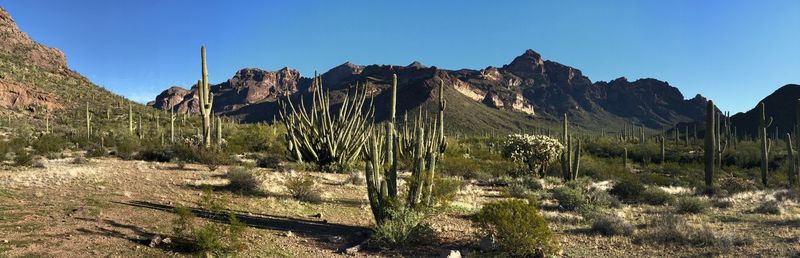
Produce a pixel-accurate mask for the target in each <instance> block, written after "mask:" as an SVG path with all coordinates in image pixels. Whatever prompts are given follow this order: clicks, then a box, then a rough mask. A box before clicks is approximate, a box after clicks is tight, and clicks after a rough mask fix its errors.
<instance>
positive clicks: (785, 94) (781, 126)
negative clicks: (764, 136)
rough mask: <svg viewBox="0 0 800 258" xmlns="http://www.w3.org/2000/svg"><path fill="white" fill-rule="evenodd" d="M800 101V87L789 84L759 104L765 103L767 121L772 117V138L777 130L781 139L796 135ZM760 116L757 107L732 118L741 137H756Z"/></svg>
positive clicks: (732, 122)
mask: <svg viewBox="0 0 800 258" xmlns="http://www.w3.org/2000/svg"><path fill="white" fill-rule="evenodd" d="M798 99H800V85H797V84H787V85H784V86H783V87H780V88H779V89H777V90H775V92H773V93H772V94H769V95H768V96H767V97H765V98H764V99H762V100H761V101H759V102H758V103H764V111H765V113H766V116H767V119H768V120H769V118H770V117H772V126H770V127H769V128H767V131H768V133H769V135H770V137H774V136H773V135H774V134H775V130H776V129H777V130H778V134H779V135H780V137H783V136H784V135H785V134H786V133H794V126H795V125H796V124H797V122H798V121H797V114H798V112H800V109H798V108H800V107H798ZM760 116H761V115H760V113H759V109H758V105H756V106H755V107H753V108H752V109H750V110H749V111H747V112H744V113H737V114H735V115H733V116H731V124H732V125H733V126H734V127H736V129H737V130H736V131H737V133H738V134H739V136H750V137H755V136H757V133H756V132H757V130H758V124H759V119H760Z"/></svg>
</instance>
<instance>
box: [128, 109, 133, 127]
mask: <svg viewBox="0 0 800 258" xmlns="http://www.w3.org/2000/svg"><path fill="white" fill-rule="evenodd" d="M128 132H129V133H130V134H131V135H133V107H131V103H130V102H128Z"/></svg>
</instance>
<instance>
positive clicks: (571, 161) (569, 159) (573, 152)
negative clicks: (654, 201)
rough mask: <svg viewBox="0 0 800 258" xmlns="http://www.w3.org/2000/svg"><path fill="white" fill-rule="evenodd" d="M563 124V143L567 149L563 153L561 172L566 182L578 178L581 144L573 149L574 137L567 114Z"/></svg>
mask: <svg viewBox="0 0 800 258" xmlns="http://www.w3.org/2000/svg"><path fill="white" fill-rule="evenodd" d="M562 122H563V124H562V141H563V142H564V143H563V144H564V147H565V149H564V151H563V152H562V153H561V170H562V173H563V176H564V180H565V181H569V180H575V179H577V178H578V169H580V163H581V142H580V140H578V143H577V148H575V147H573V145H572V144H573V140H572V136H571V135H570V134H569V121H568V120H567V114H564V120H563V121H562Z"/></svg>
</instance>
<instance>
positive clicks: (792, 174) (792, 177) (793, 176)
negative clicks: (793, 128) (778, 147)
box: [786, 133, 800, 186]
mask: <svg viewBox="0 0 800 258" xmlns="http://www.w3.org/2000/svg"><path fill="white" fill-rule="evenodd" d="M786 151H787V152H788V153H789V155H788V157H787V158H788V159H789V163H790V164H791V165H792V166H791V167H790V169H789V170H788V171H786V173H787V179H788V180H789V186H794V185H795V184H796V183H797V182H796V180H797V171H798V169H800V166H798V165H800V164H798V160H797V156H796V155H795V153H794V146H792V134H790V133H786Z"/></svg>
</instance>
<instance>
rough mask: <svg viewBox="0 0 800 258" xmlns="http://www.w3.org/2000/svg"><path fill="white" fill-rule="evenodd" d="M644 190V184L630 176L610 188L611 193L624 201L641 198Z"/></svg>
mask: <svg viewBox="0 0 800 258" xmlns="http://www.w3.org/2000/svg"><path fill="white" fill-rule="evenodd" d="M644 191H645V187H644V184H642V183H641V182H639V181H638V180H636V179H633V178H630V177H628V178H624V179H622V180H620V181H619V182H617V183H616V184H614V186H613V187H611V189H610V190H609V193H611V194H613V195H614V196H617V197H618V198H619V199H620V200H622V201H623V202H628V203H634V202H639V201H640V200H641V197H642V193H644Z"/></svg>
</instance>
